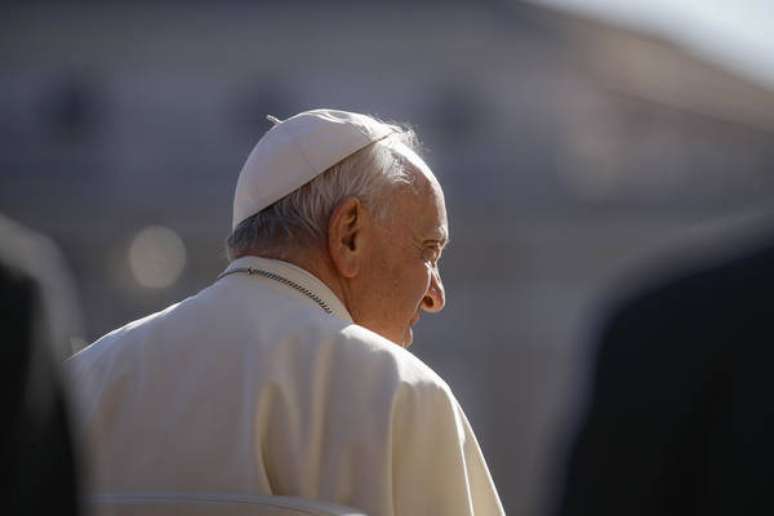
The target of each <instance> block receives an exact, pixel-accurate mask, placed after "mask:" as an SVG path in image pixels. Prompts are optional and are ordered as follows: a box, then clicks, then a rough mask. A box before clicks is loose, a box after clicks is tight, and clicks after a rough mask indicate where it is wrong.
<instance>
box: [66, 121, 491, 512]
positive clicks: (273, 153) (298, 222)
mask: <svg viewBox="0 0 774 516" xmlns="http://www.w3.org/2000/svg"><path fill="white" fill-rule="evenodd" d="M271 120H272V121H273V122H274V123H275V126H274V127H273V128H272V129H271V130H270V131H268V132H267V133H266V135H265V136H264V137H263V138H262V139H261V141H259V142H258V144H257V145H256V147H255V149H254V150H253V151H252V153H251V154H250V156H249V158H248V159H247V162H246V163H245V166H244V168H243V170H242V172H241V174H240V177H239V180H238V183H237V187H236V194H235V198H234V220H233V233H232V234H231V236H230V237H229V239H228V249H229V254H230V256H231V258H232V262H231V264H230V265H229V266H228V267H227V268H226V270H225V271H224V272H223V273H222V274H221V275H220V276H219V277H218V279H217V281H215V283H214V284H213V285H212V286H210V287H209V288H207V289H205V290H203V291H202V292H200V293H199V294H197V295H195V296H193V297H191V298H188V299H186V300H184V301H182V302H180V303H178V304H176V305H173V306H171V307H169V308H167V309H166V310H164V311H162V312H159V313H157V314H154V315H151V316H149V317H146V318H145V319H141V320H139V321H136V322H133V323H130V324H128V325H127V326H125V327H123V328H121V329H118V330H116V331H114V332H112V333H110V334H108V335H107V336H105V337H103V338H102V339H100V340H98V341H97V342H96V343H94V344H93V345H92V346H90V347H89V348H87V349H86V350H84V351H83V352H81V353H80V354H78V355H76V356H75V357H74V358H73V359H72V366H73V373H74V377H75V379H76V383H77V386H78V391H79V401H80V407H81V411H82V414H83V418H82V422H83V424H84V426H85V430H86V432H87V437H88V442H89V443H90V445H89V448H90V450H91V456H92V458H93V472H94V475H93V477H94V478H93V484H94V486H95V489H97V491H99V492H102V493H105V492H113V493H115V492H122V493H127V492H129V493H137V492H148V491H154V492H159V491H163V492H177V493H180V492H182V493H197V492H199V493H200V492H207V493H224V494H234V493H241V494H253V495H280V496H295V497H303V498H307V499H313V500H324V501H329V502H335V503H339V504H344V505H348V506H352V507H356V508H358V509H360V510H362V511H365V512H366V513H368V514H370V515H389V514H405V515H435V514H438V515H469V514H483V515H490V514H501V513H502V512H503V509H502V505H501V503H500V500H499V498H498V495H497V492H496V490H495V487H494V484H493V482H492V479H491V477H490V475H489V472H488V470H487V466H486V463H485V461H484V458H483V457H482V454H481V451H480V449H479V446H478V444H477V442H476V438H475V436H474V434H473V431H472V430H471V428H470V426H469V424H468V421H467V419H466V418H465V414H464V413H463V411H462V409H461V408H460V405H459V404H458V402H457V400H456V399H455V398H454V396H453V394H452V393H451V391H450V390H449V387H448V386H447V385H446V383H444V381H443V380H441V378H439V377H438V376H437V375H436V374H435V373H434V372H433V371H432V370H430V369H429V368H428V367H427V366H426V365H425V364H423V363H422V362H421V361H420V360H418V359H417V358H416V357H414V356H413V355H412V354H411V353H409V352H408V351H406V350H405V349H404V347H407V346H408V345H409V344H411V341H412V326H413V325H414V324H416V322H417V321H418V320H419V318H420V315H421V313H422V312H428V313H435V312H438V311H440V310H441V309H442V308H443V306H444V289H443V285H442V283H441V279H440V276H439V272H438V261H439V259H440V257H441V253H442V251H443V248H444V246H445V244H446V243H447V241H448V224H447V220H446V208H445V205H444V198H443V193H442V191H441V187H440V185H439V184H438V181H437V180H436V178H435V176H434V175H433V173H432V172H431V171H430V169H429V168H428V166H427V165H426V164H425V162H424V161H423V160H422V159H421V158H420V157H419V156H418V155H417V153H416V152H415V141H414V138H413V134H412V133H411V132H410V131H405V130H403V129H401V128H400V127H397V126H394V125H389V124H385V123H382V122H379V121H377V120H375V119H373V118H370V117H367V116H364V115H360V114H356V113H349V112H344V111H335V110H323V109H320V110H314V111H308V112H304V113H301V114H298V115H296V116H294V117H292V118H289V119H287V120H285V121H279V120H277V119H274V118H271Z"/></svg>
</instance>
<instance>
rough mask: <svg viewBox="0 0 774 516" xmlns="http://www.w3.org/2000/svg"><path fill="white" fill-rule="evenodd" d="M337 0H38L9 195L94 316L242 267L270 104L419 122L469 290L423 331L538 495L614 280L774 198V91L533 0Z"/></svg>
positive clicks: (10, 80)
mask: <svg viewBox="0 0 774 516" xmlns="http://www.w3.org/2000/svg"><path fill="white" fill-rule="evenodd" d="M315 6H316V4H314V3H311V2H297V3H288V4H281V3H265V4H261V5H256V4H254V3H250V2H244V3H242V2H225V3H217V5H210V4H207V3H193V4H189V3H180V2H171V3H165V4H160V5H159V4H156V3H139V4H131V5H130V4H125V3H118V2H116V3H110V2H108V3H90V2H86V3H53V2H51V3H46V2H33V3H30V4H24V5H21V4H19V5H17V6H16V7H14V8H12V9H11V10H10V11H11V12H10V15H9V16H8V17H5V18H4V19H3V21H1V22H0V91H2V93H3V94H2V95H0V160H2V167H0V211H3V212H6V213H8V214H9V215H11V216H13V217H14V218H16V219H18V220H21V221H23V222H24V223H25V224H27V225H29V226H31V227H33V228H35V229H37V230H40V231H42V232H45V233H47V234H48V235H50V236H52V237H53V238H54V239H55V240H56V242H57V243H58V244H59V245H60V246H61V248H62V249H63V250H64V252H65V254H66V255H67V257H68V258H69V260H70V265H71V266H72V268H73V270H74V272H75V277H76V283H77V286H78V289H79V295H80V299H81V300H82V306H83V312H84V318H85V321H84V322H85V329H86V334H87V337H88V339H89V340H93V339H95V338H96V337H98V336H100V335H101V334H103V333H104V332H106V331H108V330H110V329H112V328H114V327H117V326H118V325H121V324H123V323H125V322H127V321H129V320H132V319H134V318H137V317H139V316H142V315H144V314H147V313H149V312H152V311H156V310H159V309H161V308H163V307H165V306H167V305H168V304H170V303H172V302H174V301H177V300H179V299H181V298H183V297H185V296H187V295H189V294H191V293H193V292H195V291H197V290H198V289H200V288H203V287H204V286H206V285H208V284H209V283H210V282H212V281H213V279H214V277H215V276H216V275H217V274H218V273H219V272H220V271H221V270H222V268H223V267H224V266H225V263H226V258H225V253H224V251H223V245H222V242H223V240H224V239H225V237H226V236H227V233H228V231H229V228H230V217H231V215H230V214H231V195H232V191H233V187H234V185H235V181H236V178H237V175H238V173H239V169H240V168H241V165H242V162H243V160H244V159H245V157H246V156H247V154H248V152H249V151H250V150H251V148H252V146H253V145H254V143H255V142H256V141H257V140H258V138H260V136H261V135H262V134H263V132H264V131H265V130H266V129H268V123H267V122H266V121H265V120H264V115H265V114H267V113H269V114H273V115H275V116H277V117H280V118H284V117H287V116H290V115H292V114H294V113H296V112H299V111H302V110H305V109H310V108H314V107H320V106H325V107H333V108H340V109H348V110H354V111H362V112H368V113H372V114H376V115H379V116H382V117H386V118H388V119H394V120H399V121H403V120H405V121H409V122H411V123H412V124H413V125H414V126H415V128H416V130H417V132H418V133H419V135H420V137H421V138H422V139H423V141H424V143H425V145H426V147H427V148H428V152H427V154H426V156H427V160H428V162H429V163H430V164H431V166H432V167H433V169H434V170H435V171H436V173H437V175H438V177H439V179H440V180H441V182H442V184H443V185H444V188H445V190H446V194H447V204H448V210H449V217H450V229H451V234H452V244H451V246H450V248H449V250H448V253H446V256H445V257H444V262H443V264H442V273H443V275H444V279H445V283H446V286H447V291H448V298H449V302H448V306H447V309H446V310H445V311H444V312H443V313H442V314H440V315H439V316H436V317H433V318H426V319H424V320H423V326H422V327H420V328H418V331H417V336H416V339H415V342H416V344H415V347H414V348H413V351H414V352H415V353H416V354H417V355H419V356H420V357H422V358H423V359H424V360H426V361H427V362H428V363H429V364H430V365H431V366H432V367H433V368H434V369H436V370H437V371H438V372H439V373H440V374H441V375H442V376H444V377H445V378H446V379H447V380H448V381H449V383H450V385H451V386H452V388H453V389H454V390H455V391H456V392H457V394H458V396H459V398H460V399H461V401H462V403H463V406H464V407H465V408H466V411H467V412H468V415H469V416H470V419H471V421H472V423H473V425H474V427H475V428H476V430H477V433H478V436H479V438H480V440H481V445H482V448H483V450H484V452H485V454H486V456H487V458H488V461H489V463H490V467H491V470H492V473H493V475H494V477H495V481H496V483H497V485H498V487H499V489H500V491H501V495H502V498H503V501H504V503H505V505H506V509H507V510H508V513H509V514H514V515H527V514H538V513H540V512H541V511H542V510H543V508H544V507H545V506H546V504H548V503H550V500H551V498H552V493H553V489H554V487H555V483H554V475H555V470H556V468H557V467H558V464H559V463H560V458H561V452H562V442H563V439H562V437H563V434H564V432H565V431H566V429H567V428H568V425H570V424H571V422H572V414H573V410H572V409H573V407H574V406H575V404H576V403H577V402H578V401H579V400H580V399H582V382H581V381H580V380H581V378H582V374H583V372H584V361H583V358H584V356H585V351H586V342H588V340H589V337H590V336H592V335H593V332H594V324H595V321H596V315H597V313H598V311H599V310H600V306H603V303H602V302H603V301H604V300H605V299H607V295H608V294H609V293H610V292H611V291H612V285H619V284H621V282H624V283H625V278H627V277H629V276H630V275H631V271H632V270H637V269H638V268H642V267H645V268H653V267H654V265H652V264H657V265H658V266H661V265H662V264H663V263H666V261H667V260H675V259H677V260H678V261H679V257H681V256H685V255H689V254H697V253H712V252H713V249H714V248H715V247H714V245H715V243H716V242H719V241H723V240H729V239H734V238H737V235H738V234H740V232H742V233H743V232H745V231H755V228H757V227H758V224H759V221H764V223H765V221H766V220H768V218H767V215H768V211H767V210H768V207H767V204H768V202H769V200H770V199H771V198H772V196H774V175H773V174H771V169H772V166H774V146H773V145H772V144H771V143H772V137H773V136H774V93H773V92H772V91H769V90H767V89H766V88H763V87H761V86H758V85H754V84H751V83H748V82H746V81H744V80H742V79H739V78H737V77H734V76H733V75H731V74H729V73H727V72H724V71H722V70H719V69H717V68H715V67H712V66H710V65H708V64H706V63H703V62H701V61H700V60H698V59H696V58H694V57H692V56H690V55H689V54H687V53H685V52H684V51H682V50H680V49H679V48H678V47H675V46H674V45H671V44H669V43H668V42H665V41H662V40H660V39H658V38H656V37H653V36H648V35H644V34H637V33H633V32H630V31H625V30H622V29H617V28H614V27H610V26H607V25H603V24H601V23H599V22H595V21H593V20H587V19H581V18H577V17H571V16H568V15H564V14H560V13H558V12H554V11H549V10H545V9H542V8H538V7H535V6H531V5H526V4H510V3H491V4H485V5H482V6H474V5H472V4H470V5H469V4H466V3H454V2H452V3H441V2H438V3H433V2H431V3H428V4H423V6H422V7H419V6H413V5H412V4H410V3H401V4H400V8H395V7H387V6H383V7H377V6H366V5H361V4H359V3H355V2H343V1H337V2H332V3H330V4H326V7H325V8H317V7H315ZM312 9H314V12H313V13H311V10H312ZM149 278H150V279H149ZM153 278H167V279H168V280H170V279H171V281H166V282H161V283H158V282H156V283H154V280H153Z"/></svg>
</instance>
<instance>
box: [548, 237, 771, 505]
mask: <svg viewBox="0 0 774 516" xmlns="http://www.w3.org/2000/svg"><path fill="white" fill-rule="evenodd" d="M766 245H767V247H765V248H763V249H761V250H758V251H757V252H754V253H752V254H748V255H745V256H742V257H740V258H736V259H733V260H729V261H727V262H725V263H723V264H720V265H716V266H714V267H709V268H707V267H705V268H702V269H700V270H698V271H696V272H693V273H691V274H687V275H685V276H683V277H681V278H679V279H676V280H674V281H672V282H670V283H667V284H665V285H661V286H658V287H655V288H648V289H646V290H645V291H644V292H643V293H641V294H640V295H639V296H638V297H636V298H635V299H633V300H631V301H629V302H628V303H626V304H625V305H624V306H623V308H621V309H620V310H619V311H618V312H617V313H616V314H615V317H613V318H612V321H611V322H610V323H609V324H608V326H607V328H606V331H605V332H604V334H603V338H602V340H601V345H600V347H599V350H598V355H597V357H596V372H595V376H594V385H593V391H592V397H591V402H590V406H589V408H588V411H587V413H586V416H585V421H584V422H583V424H582V428H581V431H580V433H579V435H578V436H577V440H576V442H575V446H574V449H573V451H572V454H571V460H570V462H569V469H568V473H567V477H566V490H565V493H564V497H563V500H562V503H561V508H560V510H559V511H558V514H560V515H562V516H576V515H585V514H588V515H592V514H593V515H596V516H605V515H614V514H615V515H622V514H626V515H634V516H636V515H640V514H642V515H645V514H647V515H653V514H661V515H670V514H675V515H677V514H680V515H689V514H704V515H720V514H723V515H732V514H752V513H756V514H774V498H772V496H771V493H770V490H771V470H772V467H774V440H772V437H771V436H772V435H774V405H773V404H772V403H771V393H772V392H774V375H772V371H771V364H772V362H774V347H773V346H772V343H774V326H773V325H772V321H773V320H774V305H772V303H771V292H772V291H774V235H772V238H769V239H768V241H767V242H766Z"/></svg>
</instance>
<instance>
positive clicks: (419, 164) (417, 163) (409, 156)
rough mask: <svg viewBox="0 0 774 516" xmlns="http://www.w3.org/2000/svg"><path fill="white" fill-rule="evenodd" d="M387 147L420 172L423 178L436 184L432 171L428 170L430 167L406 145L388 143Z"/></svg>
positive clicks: (395, 142) (394, 142)
mask: <svg viewBox="0 0 774 516" xmlns="http://www.w3.org/2000/svg"><path fill="white" fill-rule="evenodd" d="M388 145H389V147H390V148H391V149H392V150H394V151H395V152H397V153H398V154H400V155H401V156H402V157H403V158H404V159H405V160H406V161H408V162H409V163H410V164H411V165H412V166H413V167H414V168H416V169H417V170H419V171H420V172H422V174H423V175H424V176H425V177H427V178H428V179H430V180H434V181H436V182H437V179H435V175H434V174H433V171H432V170H430V167H429V166H428V165H427V163H425V160H423V159H422V158H420V157H419V155H418V154H417V153H416V152H414V151H413V150H412V149H411V148H409V146H408V145H406V144H405V143H403V142H400V141H393V142H389V143H388Z"/></svg>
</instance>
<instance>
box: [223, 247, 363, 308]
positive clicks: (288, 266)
mask: <svg viewBox="0 0 774 516" xmlns="http://www.w3.org/2000/svg"><path fill="white" fill-rule="evenodd" d="M248 267H251V268H253V269H257V270H261V271H265V272H268V273H270V274H273V275H276V276H280V277H282V278H285V279H286V280H288V281H290V282H292V283H295V284H296V285H298V286H299V287H301V288H302V289H305V290H307V291H309V292H311V293H312V294H314V295H315V296H317V297H318V298H320V300H322V301H323V303H325V304H326V305H327V306H328V307H329V308H330V310H331V313H332V314H333V315H334V316H336V317H338V318H339V319H342V320H344V321H346V322H350V323H351V322H352V316H351V315H350V314H349V311H348V310H347V308H346V307H345V306H344V303H342V302H341V300H340V299H339V298H338V297H336V294H334V293H333V291H332V290H331V289H330V288H328V286H327V285H326V284H325V283H323V282H322V281H320V279H319V278H317V277H316V276H315V275H313V274H312V273H310V272H308V271H306V270H305V269H302V268H301V267H299V266H297V265H293V264H292V263H288V262H284V261H282V260H275V259H271V258H263V257H260V256H243V257H241V258H237V259H236V260H234V261H232V262H231V263H230V264H229V266H228V267H226V270H225V271H223V274H221V276H224V275H226V274H229V273H235V272H236V271H237V269H247V268H248ZM247 275H248V274H247V273H245V276H247ZM233 276H237V274H233ZM256 276H257V275H256ZM251 279H253V278H251ZM269 281H272V280H269ZM278 283H279V284H281V285H285V286H286V287H287V288H289V289H291V290H298V289H295V288H293V287H291V286H290V285H286V284H285V283H283V282H282V281H279V282H278ZM298 292H299V293H300V294H301V296H302V297H303V298H304V299H306V300H307V301H308V302H310V303H315V304H316V302H315V301H314V299H313V298H312V297H311V296H309V295H308V294H304V293H303V292H302V291H301V290H298Z"/></svg>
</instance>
